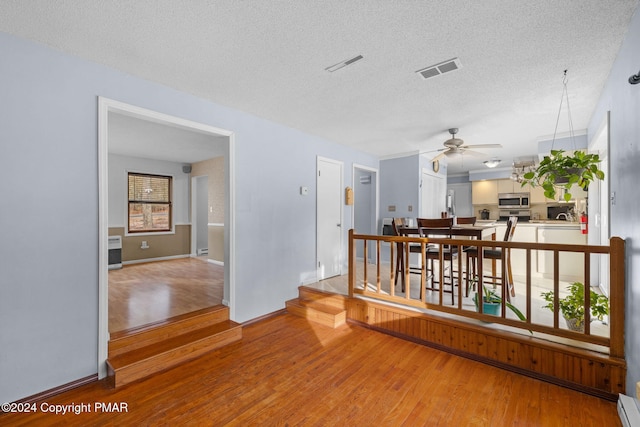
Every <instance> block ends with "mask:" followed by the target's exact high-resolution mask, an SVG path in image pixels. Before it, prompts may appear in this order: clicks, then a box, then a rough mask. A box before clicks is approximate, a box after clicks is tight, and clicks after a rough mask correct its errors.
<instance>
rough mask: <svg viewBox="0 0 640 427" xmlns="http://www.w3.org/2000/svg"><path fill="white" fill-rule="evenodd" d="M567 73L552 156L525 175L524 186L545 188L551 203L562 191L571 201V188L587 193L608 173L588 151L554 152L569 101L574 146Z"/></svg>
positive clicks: (554, 135)
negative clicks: (577, 188)
mask: <svg viewBox="0 0 640 427" xmlns="http://www.w3.org/2000/svg"><path fill="white" fill-rule="evenodd" d="M567 82H568V78H567V70H564V77H563V79H562V85H563V88H562V97H561V98H560V108H559V109H558V117H557V118H556V127H555V130H554V131H553V140H552V141H551V153H550V154H549V155H548V156H544V159H542V161H540V164H539V165H538V167H537V168H536V169H535V170H532V171H529V172H527V173H525V174H524V176H523V180H522V186H523V187H524V186H525V185H527V184H528V185H530V186H532V187H538V186H540V187H542V188H543V189H544V196H545V197H546V198H547V199H554V200H555V199H556V193H557V192H558V191H560V190H563V191H564V196H563V198H564V200H565V201H566V202H568V201H569V200H571V187H573V186H574V185H577V186H578V187H580V188H582V189H583V190H585V191H586V190H587V187H589V184H591V181H593V180H594V179H599V180H603V179H604V172H602V171H601V170H600V168H599V165H600V156H598V155H597V154H587V153H585V152H584V151H579V150H578V151H574V152H573V154H568V153H565V151H564V150H554V149H553V144H554V143H555V140H556V133H557V131H558V123H559V122H560V113H561V112H562V104H563V103H564V100H565V98H566V102H567V114H568V119H569V134H570V136H571V141H573V142H574V148H575V141H574V132H573V121H572V120H571V109H570V108H569V91H568V89H567Z"/></svg>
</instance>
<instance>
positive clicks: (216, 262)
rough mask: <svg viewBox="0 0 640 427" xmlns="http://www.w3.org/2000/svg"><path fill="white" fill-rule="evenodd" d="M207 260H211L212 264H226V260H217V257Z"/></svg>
mask: <svg viewBox="0 0 640 427" xmlns="http://www.w3.org/2000/svg"><path fill="white" fill-rule="evenodd" d="M207 262H210V263H211V264H215V265H222V266H224V261H218V260H215V259H207Z"/></svg>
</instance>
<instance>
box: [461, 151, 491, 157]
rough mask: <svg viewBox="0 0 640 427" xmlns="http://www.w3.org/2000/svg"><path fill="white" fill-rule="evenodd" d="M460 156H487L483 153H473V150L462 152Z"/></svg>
mask: <svg viewBox="0 0 640 427" xmlns="http://www.w3.org/2000/svg"><path fill="white" fill-rule="evenodd" d="M462 154H465V155H467V154H470V155H472V156H478V157H487V155H486V154H485V153H481V152H479V151H473V150H466V149H465V150H462Z"/></svg>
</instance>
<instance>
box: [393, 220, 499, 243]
mask: <svg viewBox="0 0 640 427" xmlns="http://www.w3.org/2000/svg"><path fill="white" fill-rule="evenodd" d="M398 232H399V233H400V234H401V235H403V236H449V235H450V236H466V237H473V238H475V239H477V240H496V226H495V225H491V224H483V225H467V224H460V225H454V226H453V227H451V228H430V227H411V226H409V227H399V229H398Z"/></svg>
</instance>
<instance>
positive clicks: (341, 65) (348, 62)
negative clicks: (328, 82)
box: [325, 55, 364, 73]
mask: <svg viewBox="0 0 640 427" xmlns="http://www.w3.org/2000/svg"><path fill="white" fill-rule="evenodd" d="M362 58H364V56H362V55H358V56H354V57H353V58H351V59H345V60H344V61H341V62H338V63H337V64H334V65H332V66H330V67H327V68H325V70H327V71H328V72H330V73H333V72H334V71H338V70H339V69H340V68H344V67H346V66H347V65H351V64H353V63H354V62H356V61H360V60H361V59H362Z"/></svg>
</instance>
